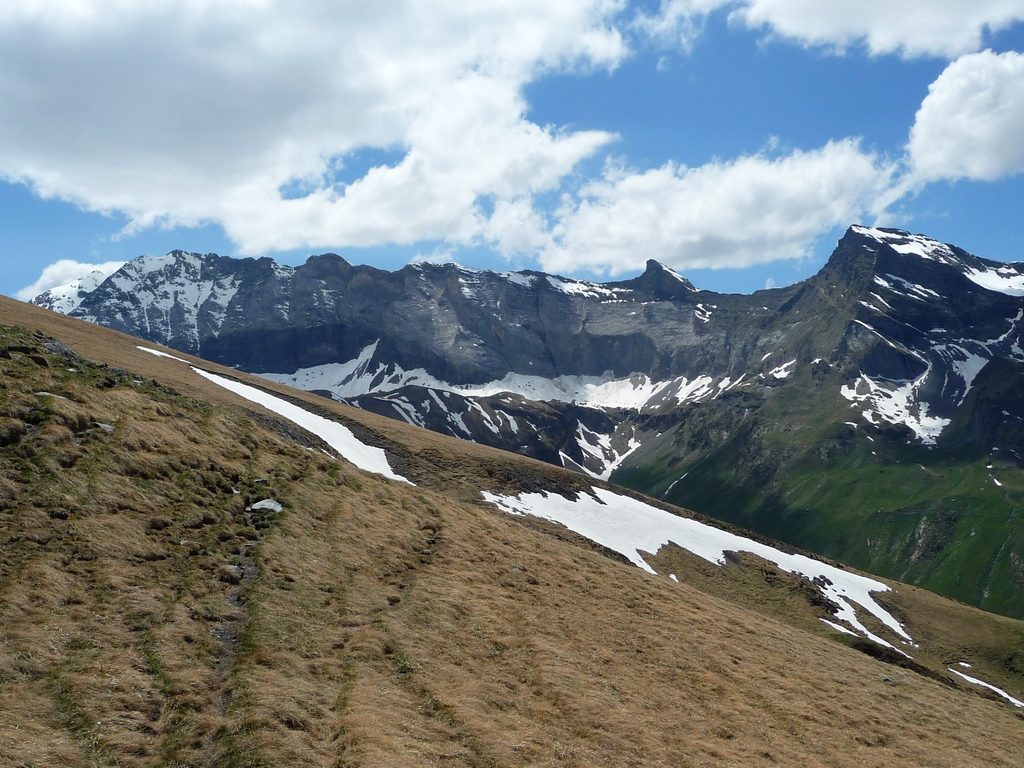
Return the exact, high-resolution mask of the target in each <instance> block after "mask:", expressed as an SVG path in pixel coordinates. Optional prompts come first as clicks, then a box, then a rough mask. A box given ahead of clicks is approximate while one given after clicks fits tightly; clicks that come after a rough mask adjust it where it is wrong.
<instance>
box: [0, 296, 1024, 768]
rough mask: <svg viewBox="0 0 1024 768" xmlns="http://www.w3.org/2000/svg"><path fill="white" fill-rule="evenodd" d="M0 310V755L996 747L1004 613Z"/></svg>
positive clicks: (1013, 722)
mask: <svg viewBox="0 0 1024 768" xmlns="http://www.w3.org/2000/svg"><path fill="white" fill-rule="evenodd" d="M0 326H2V328H0V374H2V375H0V403H2V422H0V425H2V440H0V442H2V447H0V499H2V503H0V515H2V521H3V524H2V528H0V530H2V535H3V545H2V547H0V763H2V764H4V765H33V766H76V765H82V766H85V765H90V766H92V765H109V766H154V765H178V766H182V765H195V766H199V765H211V764H215V765H218V766H233V765H234V766H291V765H296V766H298V765H302V766H309V765H324V766H358V765H366V766H375V765H409V766H414V765H436V764H438V763H444V764H449V765H466V766H505V765H509V766H511V765H570V766H571V765H576V766H590V765H609V766H611V765H615V766H621V765H644V766H657V765H673V766H679V765H688V766H702V765H708V766H710V765H743V766H758V765H777V764H787V765H832V766H846V765H849V766H863V765H879V766H882V765H894V764H903V765H936V766H962V765H995V766H999V765H1003V766H1015V765H1017V764H1018V762H1019V755H1020V753H1021V750H1022V748H1024V719H1022V717H1021V715H1020V712H1021V711H1022V710H1021V708H1019V707H1016V706H1015V705H1014V704H1013V703H1011V702H1010V701H1008V699H1007V697H1010V698H1015V699H1017V700H1020V699H1021V698H1024V655H1022V651H1021V649H1022V648H1024V624H1022V623H1021V622H1019V621H1015V620H1012V619H1008V618H1004V617H1000V616H996V615H993V614H990V613H985V612H982V611H979V610H977V609H975V608H970V607H968V606H965V605H961V604H957V603H954V602H952V601H948V600H945V599H942V598H939V597H937V596H935V595H933V594H930V593H928V592H926V591H924V590H921V589H917V588H913V587H908V586H906V585H902V584H898V583H891V582H887V583H881V582H879V581H877V580H875V579H873V578H872V577H867V576H862V575H859V574H857V573H856V572H853V571H851V570H849V569H841V568H838V567H837V566H836V565H835V564H829V563H820V562H818V563H815V562H814V561H811V560H808V559H799V558H802V556H801V555H799V553H794V552H792V551H791V550H784V549H779V548H778V547H777V546H776V545H774V544H773V543H772V542H770V541H767V540H763V539H760V538H758V537H751V536H750V535H749V534H746V533H744V532H743V531H740V530H738V529H729V530H722V529H720V528H711V527H709V526H707V525H706V523H707V522H708V521H707V520H706V519H704V518H700V517H699V516H695V515H690V514H689V513H685V512H683V511H681V510H675V509H672V508H670V507H668V506H666V505H663V504H661V503H659V502H656V501H653V500H651V499H645V498H643V497H639V496H637V495H635V494H630V493H627V492H624V491H623V490H621V489H616V488H614V487H612V486H608V485H607V484H605V483H604V482H602V481H600V480H594V479H591V478H588V477H586V476H585V475H582V474H580V473H570V472H567V471H564V470H562V469H559V468H556V467H553V466H551V465H549V464H544V463H541V462H538V461H535V460H532V459H529V458H526V457H522V456H516V455H514V454H510V453H504V452H501V451H498V450H495V449H492V448H488V447H486V446H480V445H474V444H472V443H469V442H466V441H458V440H454V439H451V438H448V437H445V436H442V435H439V434H436V433H432V432H429V431H426V430H422V429H418V428H415V427H412V426H409V425H406V424H402V423H399V422H396V421H393V420H389V419H385V418H382V417H380V416H377V415H375V414H372V413H369V412H366V411H361V410H357V409H353V408H349V407H347V406H345V405H342V404H338V403H334V402H330V401H328V400H325V399H322V398H318V397H316V396H312V395H309V394H306V393H302V392H298V391H294V390H288V389H287V388H285V387H282V386H280V385H277V384H274V383H268V382H267V381H266V380H261V379H258V378H255V377H252V376H249V375H246V374H240V373H239V372H237V371H233V370H230V369H225V368H222V367H220V366H218V365H216V364H213V363H206V362H201V361H198V360H194V359H191V358H189V359H188V362H186V356H185V355H183V354H182V353H178V352H173V353H172V352H171V351H169V350H166V349H165V350H160V349H157V348H155V347H154V346H153V345H151V344H149V345H147V344H142V343H140V342H139V341H138V340H137V339H134V338H130V337H128V336H124V335H121V334H119V333H115V332H112V331H109V330H106V329H103V328H99V327H96V326H94V325H89V324H86V323H83V322H81V321H78V320H75V319H71V318H67V317H62V316H59V315H55V314H53V313H51V312H47V311H44V310H41V309H37V308H33V307H29V306H26V305H22V304H18V303H16V302H13V301H10V300H7V299H0ZM143 346H145V347H147V348H148V350H147V349H142V348H140V347H143ZM154 352H156V353H160V354H154ZM192 366H195V367H194V368H193V367H192ZM241 385H248V386H250V387H252V386H255V387H258V388H259V389H244V388H243V387H242V386H241ZM238 393H243V394H242V395H240V394H238ZM252 398H263V399H264V401H265V402H266V403H267V407H262V406H258V405H256V404H254V402H253V399H252ZM291 409H294V410H291ZM300 409H301V410H300ZM296 419H299V420H300V421H301V422H302V423H304V424H306V425H307V426H309V427H311V428H313V429H314V430H315V431H316V433H314V432H310V431H309V430H308V429H303V428H302V427H300V426H299V425H298V424H297V423H296ZM317 419H324V420H325V421H318V420H317ZM327 420H329V423H325V422H326V421H327ZM331 425H333V426H331ZM318 435H319V436H318ZM338 451H340V452H341V457H339V456H338ZM346 457H347V458H346ZM348 459H351V461H349V460H348ZM353 461H354V462H356V463H358V464H359V465H360V466H363V467H365V468H366V469H359V468H357V466H355V465H354V464H353V463H352V462H353ZM486 499H490V500H491V501H492V502H494V503H488V502H487V501H486ZM559 500H560V501H559ZM598 500H604V501H606V502H608V503H606V504H603V505H601V504H598ZM548 502H551V503H550V504H549V503H548ZM594 504H597V506H598V507H599V508H595V507H593V506H592V505H594ZM503 510H509V511H519V512H527V513H529V514H526V515H522V516H519V515H512V514H507V512H506V511H503ZM624 511H626V512H629V515H630V516H629V518H628V520H627V521H626V522H625V524H623V522H622V520H621V519H620V518H622V513H623V512H624ZM538 515H540V516H538ZM677 515H683V516H684V517H677ZM545 518H547V519H545ZM560 519H561V520H562V521H563V522H567V523H569V524H570V525H572V526H573V528H574V529H575V530H583V529H585V528H586V526H588V525H589V526H590V528H589V529H587V533H588V535H589V536H590V537H591V538H592V539H595V540H597V541H599V542H602V543H601V544H596V543H594V542H592V541H588V540H587V539H586V538H583V537H582V536H580V535H579V534H578V533H574V532H573V531H572V530H570V529H568V528H566V527H564V526H563V525H560V524H559V523H558V522H556V521H557V520H560ZM640 519H643V520H646V521H648V522H647V523H646V527H645V528H644V530H642V531H641V530H638V528H640V527H641V526H638V525H637V524H636V523H635V521H636V520H640ZM667 530H671V531H675V532H676V533H672V534H671V535H672V536H675V537H676V538H677V539H678V538H682V537H683V535H684V533H685V532H692V534H693V537H692V540H689V539H688V540H687V541H679V542H677V544H665V545H662V544H659V543H658V541H659V539H660V538H661V537H663V536H664V535H666V534H665V531H667ZM722 542H727V544H726V547H727V549H725V550H724V551H722V552H721V555H722V556H721V558H720V559H716V555H717V553H718V550H716V547H719V546H720V545H721V543H722ZM640 544H643V545H644V546H650V547H652V548H653V547H656V548H657V551H656V552H648V554H646V555H644V554H642V553H641V552H640V551H637V550H636V549H632V547H633V546H634V545H640ZM679 544H681V545H682V546H679ZM734 546H735V547H736V549H732V547H734ZM758 555H760V556H758ZM773 563H775V564H773ZM794 563H799V568H801V569H803V570H802V572H813V573H819V574H831V578H829V577H825V576H824V575H822V576H819V577H818V579H817V581H810V580H808V579H802V578H799V577H798V576H797V575H795V574H794V573H792V572H790V571H791V570H792V569H793V568H795V567H797V566H795V565H794ZM638 566H639V567H638ZM866 585H868V586H870V585H875V586H872V587H871V594H870V595H869V594H868V593H867V592H863V593H860V592H858V590H861V589H866ZM847 586H848V587H849V589H850V591H849V592H848V593H845V594H844V593H843V590H845V589H846V588H847ZM822 619H828V620H829V621H830V622H832V624H831V625H828V624H826V623H824V622H823V621H822ZM871 637H873V638H875V639H874V640H871V639H869V638H871ZM907 638H909V639H907ZM911 657H912V658H911ZM963 675H967V676H968V677H971V678H973V679H974V680H981V681H984V682H986V683H988V684H989V685H991V686H995V687H997V688H999V689H1000V690H1001V691H1002V693H996V692H994V691H992V690H990V689H989V688H987V687H985V686H983V685H981V684H978V683H975V682H971V681H970V680H968V679H966V678H964V677H963ZM950 713H956V714H955V717H953V718H951V717H950Z"/></svg>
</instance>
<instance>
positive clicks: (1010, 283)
mask: <svg viewBox="0 0 1024 768" xmlns="http://www.w3.org/2000/svg"><path fill="white" fill-rule="evenodd" d="M34 303H36V304H38V305H40V306H43V307H47V308H51V309H55V310H57V311H60V312H64V313H67V314H70V315H71V316H72V317H76V318H80V319H83V320H87V321H90V322H92V323H97V324H100V325H104V326H107V327H109V328H112V329H115V330H119V331H123V332H126V333H129V334H131V335H133V336H136V337H139V338H142V339H146V340H149V341H152V342H155V343H159V344H163V345H166V346H168V347H171V348H174V349H177V350H180V351H183V352H187V353H190V354H194V355H197V356H200V357H202V358H205V359H208V360H211V361H215V362H217V363H220V364H223V365H225V366H229V367H232V368H236V369H240V370H244V371H248V372H252V373H256V374H259V375H260V376H262V377H263V378H264V379H265V380H268V381H272V382H277V383H281V384H290V385H293V386H296V387H299V388H301V389H305V390H308V391H310V392H315V393H318V394H321V395H324V396H326V397H329V398H331V399H334V400H337V401H340V402H343V403H346V404H351V405H355V406H358V407H359V408H362V409H364V410H367V411H373V412H375V413H377V414H380V415H383V416H387V417H390V418H393V419H400V420H402V421H405V422H407V423H409V424H412V425H416V426H423V427H427V428H428V429H431V430H434V431H436V432H441V433H445V434H448V435H452V436H456V437H460V438H464V439H467V440H471V441H473V442H476V443H480V444H482V445H487V446H492V447H496V448H502V449H505V450H510V451H514V452H517V453H520V454H523V455H526V456H530V457H534V458H537V459H540V460H542V461H545V462H548V463H551V464H555V465H558V466H561V467H564V468H568V469H572V470H574V471H576V472H578V473H581V474H583V475H587V476H590V477H592V478H595V479H600V480H611V481H613V482H616V483H618V484H620V485H624V486H627V487H630V488H633V489H635V490H638V491H641V492H643V493H646V494H648V495H650V496H653V497H656V498H660V499H664V500H666V501H670V502H672V503H676V504H680V505H683V506H686V507H689V508H692V509H695V510H697V511H699V512H701V513H702V514H706V515H709V516H711V517H714V518H717V519H720V520H724V521H727V522H730V523H734V524H739V525H742V526H743V527H745V528H748V529H751V530H754V531H757V532H759V533H761V534H764V535H768V536H771V537H773V538H774V539H778V540H781V541H785V542H788V543H790V544H792V545H795V546H798V547H802V548H805V549H808V550H811V551H814V552H818V553H820V554H823V555H826V556H829V557H833V558H836V559H838V560H842V561H844V562H849V563H851V564H853V565H856V566H858V567H861V568H865V569H867V570H871V571H873V572H875V573H880V574H882V575H886V576H889V577H892V578H898V579H901V580H904V581H908V582H911V583H914V584H919V585H922V586H925V587H928V588H929V589H933V590H936V591H938V592H940V593H942V594H945V595H948V596H952V597H955V598H957V599H959V600H962V601H965V602H968V603H971V604H974V605H977V606H980V607H983V608H986V609H988V610H992V611H997V612H1002V613H1005V614H1007V615H1010V616H1016V617H1021V616H1024V599H1022V598H1021V595H1022V594H1024V523H1022V520H1021V512H1020V507H1021V499H1022V494H1024V481H1022V477H1021V472H1020V468H1021V464H1022V462H1024V429H1022V425H1024V264H1002V263H998V262H993V261H988V260H985V259H982V258H978V257H976V256H973V255H971V254H969V253H968V252H966V251H964V250H962V249H960V248H958V247H955V246H952V245H947V244H943V243H940V242H937V241H935V240H933V239H930V238H928V237H925V236H922V235H915V234H911V233H909V232H904V231H901V230H894V229H880V228H869V227H861V226H854V227H851V228H850V229H849V230H848V231H847V232H846V234H845V235H844V236H843V238H842V239H841V240H840V241H839V243H838V244H837V247H836V249H835V251H834V252H833V254H832V256H831V257H830V259H829V260H828V262H827V264H826V265H825V266H824V267H823V268H822V270H821V271H820V272H819V273H818V274H817V275H815V276H813V277H812V278H810V279H808V280H805V281H803V282H801V283H797V284H795V285H792V286H789V287H785V288H778V289H771V290H764V291H758V292H755V293H754V294H751V295H736V294H719V293H713V292H709V291H702V290H698V289H697V288H696V287H695V286H694V285H693V284H692V283H691V282H690V281H688V280H687V279H686V278H685V277H683V276H681V275H679V274H678V273H676V272H675V271H673V270H671V269H669V268H667V267H665V266H663V265H661V264H658V263H657V262H654V261H649V262H648V263H647V267H646V270H645V271H644V272H643V273H642V274H641V275H639V276H638V277H636V278H633V279H630V280H624V281H618V282H608V283H592V282H585V281H579V280H573V279H568V278H564V277H559V276H556V275H547V274H543V273H540V272H535V271H521V272H492V271H478V270H471V269H466V268H464V267H461V266H459V265H456V264H429V263H421V264H411V265H409V266H407V267H404V268H403V269H401V270H398V271H396V272H385V271H381V270H378V269H374V268H371V267H365V266H355V265H352V264H349V263H348V262H347V261H345V260H344V259H343V258H342V257H340V256H337V255H335V254H324V255H320V256H313V257H311V258H310V259H309V260H308V261H307V262H306V263H305V264H303V265H301V266H299V267H295V268H292V267H287V266H282V265H280V264H277V263H275V262H274V261H273V260H271V259H269V258H261V259H234V258H229V257H223V256H217V255H214V254H205V255H203V254H196V253H188V252H183V251H174V252H171V253H169V254H166V255H164V256H157V257H153V256H143V257H140V258H138V259H135V260H134V261H131V262H129V263H127V264H126V265H125V266H124V267H122V268H121V269H120V270H118V271H117V272H116V273H114V274H113V275H111V276H110V277H108V278H106V279H104V280H102V281H100V282H98V283H96V282H95V281H93V282H92V283H88V282H86V283H83V284H81V285H78V286H72V287H70V288H65V289H60V290H55V291H50V292H48V293H45V294H43V295H41V296H39V297H37V298H36V299H35V300H34Z"/></svg>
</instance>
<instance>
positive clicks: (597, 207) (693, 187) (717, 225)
mask: <svg viewBox="0 0 1024 768" xmlns="http://www.w3.org/2000/svg"><path fill="white" fill-rule="evenodd" d="M893 174H894V168H893V166H892V165H891V164H889V163H887V162H885V161H884V160H882V159H881V158H879V157H877V156H876V155H874V154H871V153H868V152H865V151H864V150H862V149H861V147H860V145H859V142H857V141H855V140H852V139H846V140H843V141H834V142H829V143H828V144H826V145H825V146H823V147H821V148H820V149H816V150H812V151H795V152H792V153H790V154H788V155H784V156H782V157H777V158H772V157H768V156H765V155H750V156H745V157H740V158H738V159H735V160H731V161H728V162H715V163H709V164H707V165H703V166H700V167H697V168H687V167H682V166H676V165H674V164H672V163H668V164H666V165H663V166H661V167H660V168H655V169H652V170H648V171H644V172H636V173H628V172H622V171H618V170H614V169H612V170H609V171H607V172H606V174H605V178H604V180H602V181H600V182H595V183H593V184H591V185H589V186H588V187H586V188H585V189H584V190H583V195H582V197H581V198H580V199H578V200H575V201H571V202H569V203H567V204H566V205H565V206H564V207H563V209H562V210H561V211H560V214H559V216H560V220H559V222H558V223H557V224H556V225H555V227H554V231H553V234H554V242H553V244H552V246H551V247H550V248H549V249H548V250H547V251H546V252H545V253H544V254H543V256H542V258H541V261H542V264H543V266H544V268H545V269H549V270H552V271H556V272H572V271H574V270H577V269H590V270H594V271H597V272H604V273H608V274H611V275H615V274H619V273H622V272H626V271H629V270H631V269H635V268H637V267H638V266H640V265H642V264H643V263H644V260H645V259H649V258H653V259H656V260H658V261H660V262H662V263H664V264H668V265H671V266H673V267H675V268H677V269H696V268H720V267H745V266H749V265H751V264H759V263H765V262H770V261H776V260H783V259H793V258H799V257H801V256H805V255H808V254H809V252H810V250H811V248H812V246H813V243H814V240H815V238H816V237H818V236H819V235H821V234H822V233H823V232H826V231H827V230H829V229H830V228H832V227H835V226H841V225H846V224H849V223H851V222H854V221H858V220H864V219H865V218H869V217H872V216H874V215H875V214H876V213H878V211H877V207H878V201H879V200H881V199H883V198H884V197H885V195H886V192H887V190H888V189H889V186H890V184H891V180H892V177H893Z"/></svg>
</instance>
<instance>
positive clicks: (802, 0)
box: [644, 0, 1024, 58]
mask: <svg viewBox="0 0 1024 768" xmlns="http://www.w3.org/2000/svg"><path fill="white" fill-rule="evenodd" d="M720 9H728V10H729V17H730V20H731V21H733V22H735V23H741V24H743V25H745V26H747V27H749V28H751V29H767V30H769V31H770V32H771V33H773V34H775V35H778V36H781V37H785V38H790V39H792V40H795V41H797V42H799V43H801V44H803V45H810V46H825V47H828V48H832V49H835V50H840V51H841V50H844V49H846V48H848V47H850V46H854V45H864V46H865V47H866V48H867V50H868V51H869V52H870V53H871V54H873V55H881V54H890V53H895V54H900V55H902V56H904V57H907V58H913V57H918V56H940V57H946V58H955V57H956V56H958V55H960V54H963V53H968V52H971V51H977V50H978V49H979V48H981V47H982V46H983V45H984V43H985V38H986V35H987V34H989V33H991V32H995V31H998V30H1001V29H1005V28H1006V27H1008V26H1010V25H1011V24H1013V23H1015V22H1018V21H1022V20H1024V6H1022V5H1021V3H1020V0H971V2H964V0H901V2H898V3H897V2H892V0H859V2H856V3H853V2H822V0H662V3H661V6H660V7H659V12H658V13H657V14H654V15H652V16H651V17H650V18H648V19H647V20H646V22H645V25H644V28H645V29H646V30H647V31H649V32H650V33H652V34H654V35H655V36H657V37H660V38H661V39H666V38H673V37H676V38H678V39H680V40H682V41H683V42H684V44H685V43H688V42H691V41H692V38H693V36H694V33H695V30H699V28H700V25H701V23H702V21H703V19H704V18H705V17H706V16H707V15H708V14H710V13H711V12H713V11H716V10H720Z"/></svg>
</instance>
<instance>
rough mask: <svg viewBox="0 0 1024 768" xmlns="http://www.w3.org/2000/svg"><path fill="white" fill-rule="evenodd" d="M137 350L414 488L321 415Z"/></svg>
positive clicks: (383, 457)
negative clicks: (189, 371)
mask: <svg viewBox="0 0 1024 768" xmlns="http://www.w3.org/2000/svg"><path fill="white" fill-rule="evenodd" d="M138 349H141V350H142V351H143V352H149V353H150V354H152V355H157V356H158V357H166V358H170V359H172V360H177V361H179V362H182V363H186V364H188V365H189V367H190V368H191V369H192V370H193V371H195V372H196V373H197V374H199V375H200V376H202V377H203V378H204V379H207V380H208V381H211V382H213V383H214V384H217V385H218V386H221V387H224V389H227V390H229V391H231V392H234V393H235V394H236V395H238V396H240V397H243V398H245V399H246V400H249V401H250V402H253V403H256V404H257V405H262V406H263V407H264V408H266V409H267V410H268V411H272V412H274V413H276V414H277V415H278V416H283V417H284V418H286V419H288V420H289V421H290V422H292V423H293V424H295V425H296V426H299V427H301V428H302V429H304V430H306V431H307V432H311V433H312V434H314V435H316V436H317V437H319V438H320V439H321V440H323V441H324V442H325V443H327V445H329V446H330V447H331V448H333V449H334V450H335V451H337V453H338V455H339V456H341V457H342V458H344V459H345V460H347V461H349V462H351V463H352V464H354V465H355V466H357V467H358V468H359V469H363V470H366V471H367V472H373V473H375V474H378V475H383V476H384V477H387V478H389V479H391V480H399V481H401V482H403V483H409V485H414V483H412V482H410V481H409V480H407V479H406V478H404V477H402V476H401V475H399V474H396V473H395V471H394V470H393V469H391V465H390V464H389V463H388V458H387V454H385V453H384V450H383V449H382V448H376V447H374V446H372V445H366V443H363V442H360V441H359V440H358V439H356V436H355V435H353V434H352V432H351V431H350V430H349V429H348V428H347V427H346V426H344V425H343V424H339V423H338V422H336V421H332V420H331V419H326V418H324V417H323V416H319V415H317V414H315V413H311V412H309V411H307V410H305V409H304V408H300V407H299V406H297V405H294V404H292V403H289V402H288V401H287V400H283V399H282V398H280V397H275V396H274V395H271V394H269V393H267V392H264V391H263V390H261V389H257V388H256V387H251V386H249V385H248V384H243V383H242V382H240V381H234V380H233V379H228V378H225V377H224V376H218V375H217V374H215V373H210V372H209V371H204V370H202V369H201V368H196V367H195V366H194V365H191V364H189V363H187V361H185V360H182V359H181V358H180V357H175V356H174V355H168V354H167V353H165V352H160V351H159V350H156V349H149V348H147V347H138Z"/></svg>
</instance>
